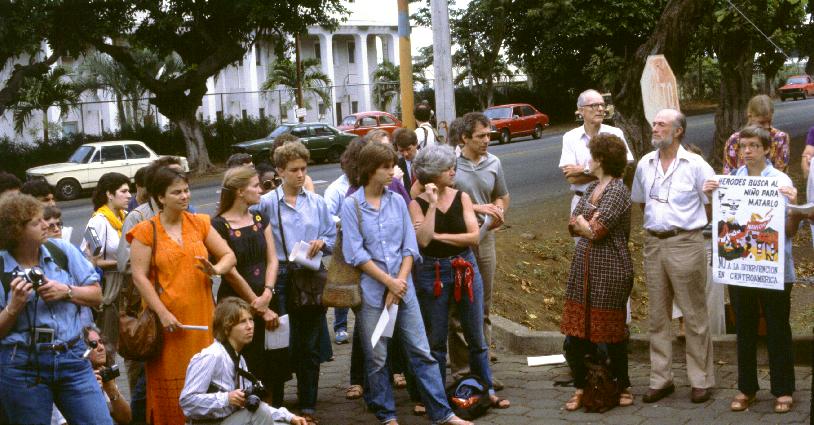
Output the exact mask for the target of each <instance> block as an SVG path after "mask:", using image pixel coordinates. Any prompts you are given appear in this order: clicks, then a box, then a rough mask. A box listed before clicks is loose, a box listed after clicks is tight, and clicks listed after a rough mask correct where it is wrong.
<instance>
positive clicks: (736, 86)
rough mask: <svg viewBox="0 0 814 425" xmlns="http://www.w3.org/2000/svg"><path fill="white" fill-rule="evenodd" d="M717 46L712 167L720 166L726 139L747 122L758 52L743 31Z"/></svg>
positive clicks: (725, 37)
mask: <svg viewBox="0 0 814 425" xmlns="http://www.w3.org/2000/svg"><path fill="white" fill-rule="evenodd" d="M716 47H717V48H716V54H717V56H718V69H720V70H721V86H720V90H719V92H718V110H717V111H715V135H714V136H713V139H712V142H713V145H712V156H711V158H709V160H710V165H712V167H713V168H715V169H720V168H721V166H722V164H723V152H724V143H726V139H728V138H729V136H731V135H732V133H734V132H736V131H738V129H740V128H741V127H742V126H743V125H744V124H745V123H746V104H747V103H749V98H750V97H751V96H752V73H753V71H752V68H753V64H754V57H755V51H754V48H753V47H752V41H751V39H750V38H749V37H745V36H744V35H743V34H742V33H740V31H737V32H735V31H730V32H729V35H727V36H724V37H722V39H719V43H718V46H716Z"/></svg>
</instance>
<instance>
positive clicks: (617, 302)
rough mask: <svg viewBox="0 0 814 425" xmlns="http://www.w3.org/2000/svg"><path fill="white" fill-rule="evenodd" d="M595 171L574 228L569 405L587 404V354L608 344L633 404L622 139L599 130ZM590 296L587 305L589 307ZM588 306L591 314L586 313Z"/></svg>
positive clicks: (568, 299)
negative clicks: (584, 396)
mask: <svg viewBox="0 0 814 425" xmlns="http://www.w3.org/2000/svg"><path fill="white" fill-rule="evenodd" d="M588 149H589V150H590V152H591V157H592V160H591V165H590V171H591V173H592V174H593V175H595V176H596V177H597V179H598V180H597V181H595V182H594V183H592V184H591V185H590V186H588V188H587V190H586V191H585V195H584V196H583V197H582V199H580V201H579V203H578V204H577V206H576V208H574V212H573V213H572V214H571V220H570V222H569V224H568V229H569V231H570V232H571V234H572V236H579V237H580V238H579V239H578V242H577V245H576V249H575V252H574V259H573V261H572V262H571V270H570V272H569V274H568V285H567V288H566V292H565V307H564V308H563V315H562V323H561V325H560V330H561V331H562V333H563V334H565V336H566V339H565V356H566V360H567V361H568V365H569V366H570V367H571V371H572V373H573V376H574V386H575V387H576V388H577V390H576V392H575V393H574V396H573V397H572V398H571V399H570V400H568V402H567V403H566V405H565V408H566V410H570V411H573V410H577V409H579V408H580V407H581V406H582V389H583V388H584V387H585V378H586V372H587V369H586V367H585V362H584V357H585V355H586V354H590V353H593V352H594V351H595V350H596V349H597V344H601V347H602V348H603V349H604V348H606V349H607V354H608V358H609V359H610V361H611V366H610V369H611V373H612V374H613V377H614V378H615V379H616V382H617V385H618V386H619V388H620V389H621V390H622V393H621V395H620V399H619V404H620V405H621V406H629V405H631V404H633V395H632V394H631V393H630V390H629V387H630V379H629V376H628V371H627V338H628V332H627V326H626V325H625V316H626V310H625V309H626V303H627V299H628V297H629V296H630V290H631V288H632V287H633V265H632V263H631V259H630V252H629V251H628V247H627V243H628V235H629V233H630V205H631V204H630V192H629V191H628V189H627V187H625V185H624V183H623V182H622V179H621V177H622V174H623V173H624V170H625V166H626V165H627V159H626V149H625V145H624V143H623V142H622V140H621V139H619V138H618V137H616V136H614V135H610V134H599V135H597V136H595V137H594V138H592V139H591V141H590V142H589V144H588ZM586 299H587V304H588V306H587V308H586ZM586 311H587V312H588V314H587V315H586Z"/></svg>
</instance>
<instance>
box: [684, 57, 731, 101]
mask: <svg viewBox="0 0 814 425" xmlns="http://www.w3.org/2000/svg"><path fill="white" fill-rule="evenodd" d="M699 60H700V62H701V63H700V72H699V63H698V62H699ZM699 75H700V85H699ZM720 85H721V69H720V68H719V67H718V61H717V60H715V59H713V58H710V57H707V56H705V55H696V57H694V58H690V59H688V61H687V71H686V72H685V73H684V75H682V76H680V77H679V78H678V86H679V87H681V96H682V98H681V99H682V100H716V99H717V97H718V92H719V90H720Z"/></svg>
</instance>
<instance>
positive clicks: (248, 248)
mask: <svg viewBox="0 0 814 425" xmlns="http://www.w3.org/2000/svg"><path fill="white" fill-rule="evenodd" d="M261 192H262V187H261V186H260V179H259V177H258V175H257V171H255V169H254V168H253V167H235V168H231V169H229V170H228V171H226V174H225V175H224V176H223V187H221V192H220V204H219V207H218V211H217V213H216V214H215V217H213V218H212V221H211V223H212V227H213V228H214V229H215V230H216V231H217V232H218V234H220V236H221V237H222V238H223V239H224V240H226V242H227V243H228V244H229V247H230V248H232V251H233V252H234V253H235V257H237V266H235V268H233V269H232V270H230V271H229V273H228V274H226V275H224V282H223V284H221V286H220V289H219V290H218V302H220V301H221V300H223V299H226V298H227V297H230V296H237V297H240V298H242V299H243V300H244V301H246V302H247V303H249V304H250V305H251V311H252V314H253V316H254V323H255V328H256V329H258V331H257V332H255V333H254V337H253V338H252V341H251V342H250V343H249V344H248V345H247V346H246V347H245V348H244V352H243V354H244V356H245V357H246V363H248V365H249V370H250V371H251V372H252V373H253V374H254V375H255V376H257V378H258V379H260V380H261V381H262V382H264V383H265V384H266V385H268V386H269V388H270V389H271V392H270V394H269V398H268V399H267V400H266V401H267V402H268V403H269V404H271V405H272V406H274V407H280V406H282V404H283V388H284V385H285V381H287V380H288V379H290V377H291V374H290V373H289V371H288V355H289V352H288V349H287V348H284V349H280V350H271V351H266V349H265V332H262V331H261V330H262V329H275V328H277V326H278V325H279V322H278V314H279V313H281V312H282V308H283V307H282V306H280V305H278V304H277V303H274V304H272V305H271V306H270V302H271V301H272V299H273V300H274V301H279V297H273V294H274V285H275V283H276V282H277V269H278V265H279V260H278V259H277V251H276V250H275V248H274V239H273V238H272V234H271V227H269V220H268V217H266V216H265V215H264V214H263V213H262V212H256V213H252V212H250V211H249V207H251V206H253V205H257V204H259V203H260V193H261Z"/></svg>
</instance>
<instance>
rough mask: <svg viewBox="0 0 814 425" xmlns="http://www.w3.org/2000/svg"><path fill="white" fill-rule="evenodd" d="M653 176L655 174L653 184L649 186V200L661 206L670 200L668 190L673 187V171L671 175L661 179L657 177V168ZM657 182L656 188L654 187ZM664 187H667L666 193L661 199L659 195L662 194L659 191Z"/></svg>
mask: <svg viewBox="0 0 814 425" xmlns="http://www.w3.org/2000/svg"><path fill="white" fill-rule="evenodd" d="M658 166H659V165H658V163H657V164H656V167H658ZM654 174H655V176H654V177H653V184H652V185H650V199H652V200H654V201H656V202H661V203H662V204H666V203H667V202H668V201H669V200H670V188H671V187H672V186H673V174H675V170H673V173H671V174H670V175H669V176H667V177H665V178H662V177H661V176H660V175H659V170H658V168H657V169H656V172H655V173H654ZM657 181H660V182H659V185H658V186H656V182H657ZM665 185H667V193H666V195H665V196H664V198H662V197H661V193H662V191H661V189H662V188H663V187H664V186H665Z"/></svg>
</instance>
